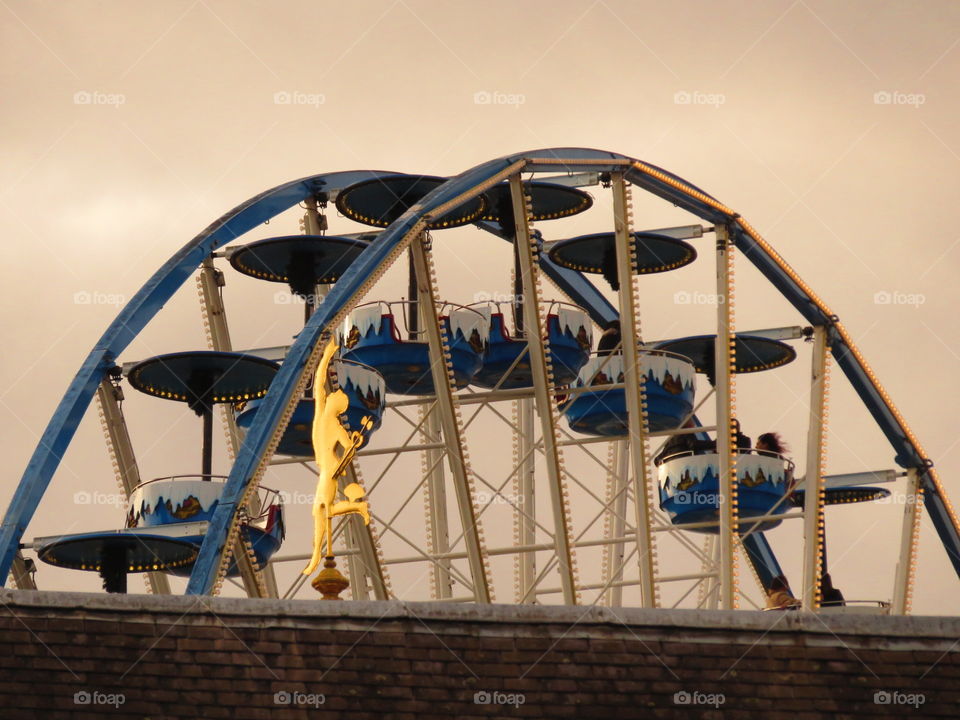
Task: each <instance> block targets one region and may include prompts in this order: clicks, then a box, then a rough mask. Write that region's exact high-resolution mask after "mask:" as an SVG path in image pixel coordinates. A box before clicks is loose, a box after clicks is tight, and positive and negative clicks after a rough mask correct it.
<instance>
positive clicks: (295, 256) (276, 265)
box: [230, 235, 368, 285]
mask: <svg viewBox="0 0 960 720" xmlns="http://www.w3.org/2000/svg"><path fill="white" fill-rule="evenodd" d="M367 245H368V243H367V242H364V241H363V240H355V239H353V238H345V237H337V236H335V235H289V236H285V237H275V238H267V239H265V240H258V241H257V242H253V243H250V244H249V245H244V246H243V247H240V248H238V249H237V250H235V251H234V252H233V253H231V255H230V264H231V265H233V267H234V269H236V270H238V271H239V272H242V273H243V274H244V275H249V276H250V277H254V278H257V279H259V280H267V281H269V282H287V283H288V282H291V279H306V280H312V284H314V285H316V284H318V283H321V284H329V283H334V282H336V281H337V280H339V279H340V276H341V275H343V273H344V272H345V271H346V269H347V268H348V267H350V263H352V262H353V261H354V260H356V259H357V257H358V256H359V255H360V253H361V252H363V250H364V248H366V247H367Z"/></svg>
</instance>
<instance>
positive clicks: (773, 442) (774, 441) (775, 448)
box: [757, 432, 787, 455]
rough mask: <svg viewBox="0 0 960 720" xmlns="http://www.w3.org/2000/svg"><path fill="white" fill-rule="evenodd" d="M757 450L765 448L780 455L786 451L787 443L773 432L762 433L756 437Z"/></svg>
mask: <svg viewBox="0 0 960 720" xmlns="http://www.w3.org/2000/svg"><path fill="white" fill-rule="evenodd" d="M757 450H766V451H767V452H774V453H777V454H780V455H782V454H783V453H785V452H786V451H787V445H786V443H784V442H783V440H781V439H780V436H779V435H778V434H777V433H775V432H769V433H763V435H761V436H760V437H758V438H757Z"/></svg>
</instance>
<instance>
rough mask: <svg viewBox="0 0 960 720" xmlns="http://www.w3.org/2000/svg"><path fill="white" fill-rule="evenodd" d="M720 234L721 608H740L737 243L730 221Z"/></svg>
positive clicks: (716, 367) (716, 352)
mask: <svg viewBox="0 0 960 720" xmlns="http://www.w3.org/2000/svg"><path fill="white" fill-rule="evenodd" d="M716 236H717V297H718V298H722V300H721V301H720V302H718V303H717V339H716V341H715V343H714V373H715V379H716V391H717V393H716V401H717V455H718V460H719V462H718V472H719V475H720V477H719V482H718V483H717V489H718V491H719V497H718V498H717V505H718V508H719V515H720V529H719V533H720V541H719V543H718V546H719V552H720V609H721V610H733V609H735V608H736V598H737V586H736V557H735V553H736V543H735V537H734V536H735V533H736V532H737V528H738V523H737V519H738V518H737V477H736V473H737V465H736V456H735V455H734V452H733V451H734V447H733V437H734V436H733V388H732V384H733V363H734V360H735V358H734V356H733V352H734V350H733V313H732V302H733V297H732V295H733V293H732V290H733V278H732V277H731V274H730V269H731V267H730V266H731V262H730V261H731V256H730V254H731V253H732V252H733V247H732V245H731V243H730V235H729V232H728V228H727V226H726V225H718V226H717V228H716Z"/></svg>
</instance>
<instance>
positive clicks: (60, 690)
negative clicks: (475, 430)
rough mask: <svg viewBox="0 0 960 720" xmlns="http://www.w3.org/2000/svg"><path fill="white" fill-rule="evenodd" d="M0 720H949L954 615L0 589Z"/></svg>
mask: <svg viewBox="0 0 960 720" xmlns="http://www.w3.org/2000/svg"><path fill="white" fill-rule="evenodd" d="M0 604H2V606H3V608H4V610H3V611H0V643H2V644H3V645H4V646H5V647H3V648H2V649H0V665H2V672H0V717H2V718H4V720H14V719H15V718H31V719H33V718H40V717H51V718H60V717H76V718H98V719H99V718H114V717H116V718H154V719H159V718H193V717H200V718H230V719H231V720H244V719H245V718H250V719H259V718H264V719H266V718H315V717H318V714H317V711H318V710H319V711H321V712H322V713H324V715H323V717H337V716H338V715H342V716H343V717H349V718H351V719H353V718H356V719H358V720H360V719H362V718H371V719H373V718H376V720H383V719H384V718H409V719H410V720H413V718H416V719H417V720H426V719H428V718H457V719H458V720H467V719H468V718H474V717H477V718H479V717H524V718H566V717H569V718H593V717H596V718H605V719H607V718H633V717H636V718H674V717H676V718H687V717H704V718H710V717H716V718H720V717H723V718H753V717H757V718H764V719H765V720H776V719H778V718H784V719H787V718H789V720H804V719H805V718H818V717H833V718H844V717H851V718H852V717H879V716H891V717H932V716H937V717H957V716H960V704H958V703H960V640H958V639H960V618H923V617H893V618H891V617H878V616H864V615H855V616H839V615H824V616H814V615H804V614H801V613H797V612H789V613H781V612H766V613H760V612H747V611H740V612H733V613H730V612H713V611H676V610H638V609H625V608H614V609H611V608H578V607H547V606H519V607H518V606H511V605H493V606H479V605H466V604H443V603H377V602H370V603H353V602H322V601H319V600H316V601H307V600H295V601H290V600H236V599H220V598H206V597H204V598H195V597H180V596H167V597H158V596H144V595H139V596H138V595H126V596H121V595H95V594H81V593H44V592H30V591H17V590H4V591H0Z"/></svg>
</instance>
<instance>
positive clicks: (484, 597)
mask: <svg viewBox="0 0 960 720" xmlns="http://www.w3.org/2000/svg"><path fill="white" fill-rule="evenodd" d="M427 242H428V241H427V236H426V232H425V231H424V232H423V233H421V235H420V236H419V238H415V239H414V240H413V242H411V243H410V247H411V249H412V253H411V255H412V258H413V261H414V264H415V266H416V271H417V299H418V302H419V303H420V307H421V308H422V309H423V310H422V313H423V316H424V317H423V320H424V323H423V325H424V327H423V330H424V332H425V333H426V336H427V344H428V345H429V347H430V357H431V363H430V372H431V373H432V375H433V386H434V392H436V395H437V408H436V411H437V412H439V413H440V425H441V428H442V432H443V441H444V443H445V444H446V455H447V463H448V465H449V466H450V474H451V475H452V477H453V486H454V490H455V492H456V494H457V504H458V506H459V508H460V521H461V524H462V526H463V540H464V543H465V544H466V549H467V561H468V562H469V564H470V574H471V576H472V578H473V592H474V597H475V599H476V601H477V602H482V603H489V602H491V601H492V594H491V588H490V580H489V575H488V572H487V568H486V557H485V553H484V551H483V538H482V536H481V532H480V525H479V518H478V516H477V511H476V508H475V507H474V501H475V498H474V494H473V489H472V483H471V481H472V478H471V475H470V465H469V459H468V457H467V450H466V447H465V444H464V440H463V430H462V426H463V423H462V422H461V418H460V409H459V408H458V407H457V405H456V402H455V400H454V397H453V367H452V365H451V355H450V341H449V338H448V337H447V333H446V330H445V329H444V327H443V323H442V322H441V321H440V307H438V304H437V287H436V273H435V271H434V267H433V260H432V257H431V253H430V250H429V249H428V248H427Z"/></svg>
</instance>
